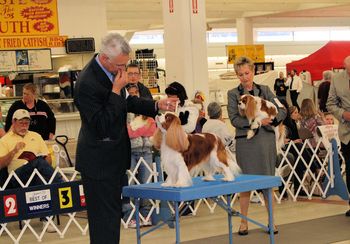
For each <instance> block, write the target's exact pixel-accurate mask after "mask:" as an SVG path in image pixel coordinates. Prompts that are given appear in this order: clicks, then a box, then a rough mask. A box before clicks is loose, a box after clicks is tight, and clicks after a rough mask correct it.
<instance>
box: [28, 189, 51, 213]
mask: <svg viewBox="0 0 350 244" xmlns="http://www.w3.org/2000/svg"><path fill="white" fill-rule="evenodd" d="M25 196H26V204H27V207H28V209H27V210H28V213H30V214H31V213H38V212H46V211H50V210H51V194H50V190H49V189H47V190H39V191H29V192H26V193H25Z"/></svg>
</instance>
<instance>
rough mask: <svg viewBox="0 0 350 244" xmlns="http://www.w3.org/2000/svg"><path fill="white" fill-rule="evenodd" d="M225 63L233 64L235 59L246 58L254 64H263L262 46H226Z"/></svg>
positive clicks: (263, 49) (263, 52) (263, 50)
mask: <svg viewBox="0 0 350 244" xmlns="http://www.w3.org/2000/svg"><path fill="white" fill-rule="evenodd" d="M226 53H227V63H228V64H234V63H235V61H236V58H239V57H241V56H247V57H249V58H251V59H252V60H253V62H254V63H256V62H265V48H264V45H227V46H226Z"/></svg>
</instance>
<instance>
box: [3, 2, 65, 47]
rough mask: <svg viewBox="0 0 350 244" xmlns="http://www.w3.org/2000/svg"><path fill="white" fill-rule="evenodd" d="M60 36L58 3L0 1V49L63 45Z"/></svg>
mask: <svg viewBox="0 0 350 244" xmlns="http://www.w3.org/2000/svg"><path fill="white" fill-rule="evenodd" d="M50 37H59V28H58V13H57V0H0V48H1V49H14V48H44V47H58V46H62V42H59V43H57V42H53V41H51V39H50Z"/></svg>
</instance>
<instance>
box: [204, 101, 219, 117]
mask: <svg viewBox="0 0 350 244" xmlns="http://www.w3.org/2000/svg"><path fill="white" fill-rule="evenodd" d="M207 110H208V116H209V118H210V119H219V118H220V116H221V114H222V109H221V106H220V104H219V103H217V102H211V103H209V105H208V108H207Z"/></svg>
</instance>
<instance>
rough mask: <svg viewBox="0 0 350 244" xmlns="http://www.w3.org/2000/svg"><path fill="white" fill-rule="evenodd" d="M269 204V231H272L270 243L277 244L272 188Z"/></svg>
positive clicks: (270, 189)
mask: <svg viewBox="0 0 350 244" xmlns="http://www.w3.org/2000/svg"><path fill="white" fill-rule="evenodd" d="M268 202H269V203H268V204H269V231H270V243H271V244H274V243H275V234H274V233H273V232H274V224H273V215H272V188H269V189H268Z"/></svg>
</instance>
